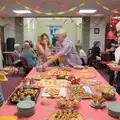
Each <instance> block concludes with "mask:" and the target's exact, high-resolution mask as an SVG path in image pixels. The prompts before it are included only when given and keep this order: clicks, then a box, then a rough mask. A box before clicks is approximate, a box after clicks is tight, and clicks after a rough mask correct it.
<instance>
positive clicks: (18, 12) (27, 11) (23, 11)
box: [13, 10, 31, 14]
mask: <svg viewBox="0 0 120 120" xmlns="http://www.w3.org/2000/svg"><path fill="white" fill-rule="evenodd" d="M13 12H14V13H17V14H24V13H29V14H30V13H31V11H29V10H13Z"/></svg>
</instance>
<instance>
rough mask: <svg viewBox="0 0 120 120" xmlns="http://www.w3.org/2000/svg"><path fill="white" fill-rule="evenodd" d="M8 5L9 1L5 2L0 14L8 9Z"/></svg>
mask: <svg viewBox="0 0 120 120" xmlns="http://www.w3.org/2000/svg"><path fill="white" fill-rule="evenodd" d="M7 5H8V0H6V1H5V3H4V5H3V7H2V8H0V13H1V12H3V11H4V10H5V8H6V7H7Z"/></svg>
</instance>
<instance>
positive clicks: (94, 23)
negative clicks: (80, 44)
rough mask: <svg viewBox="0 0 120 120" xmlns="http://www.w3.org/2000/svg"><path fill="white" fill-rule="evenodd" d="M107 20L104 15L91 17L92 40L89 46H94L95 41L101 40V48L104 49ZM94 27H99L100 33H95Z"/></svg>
mask: <svg viewBox="0 0 120 120" xmlns="http://www.w3.org/2000/svg"><path fill="white" fill-rule="evenodd" d="M105 27H106V24H105V20H104V17H90V41H89V43H90V44H89V48H91V47H92V46H93V42H94V41H100V42H101V49H102V50H104V45H105ZM94 28H99V29H100V32H99V34H94Z"/></svg>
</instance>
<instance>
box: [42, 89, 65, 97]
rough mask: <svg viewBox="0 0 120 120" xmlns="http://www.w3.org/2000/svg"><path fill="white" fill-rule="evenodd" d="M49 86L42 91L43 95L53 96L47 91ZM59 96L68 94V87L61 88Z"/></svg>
mask: <svg viewBox="0 0 120 120" xmlns="http://www.w3.org/2000/svg"><path fill="white" fill-rule="evenodd" d="M46 89H47V88H44V89H43V91H42V97H51V96H50V95H49V94H48V93H46V92H45V91H46ZM59 96H64V97H65V96H66V88H60V92H59ZM53 97H57V96H53Z"/></svg>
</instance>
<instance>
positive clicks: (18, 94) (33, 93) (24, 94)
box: [8, 88, 40, 104]
mask: <svg viewBox="0 0 120 120" xmlns="http://www.w3.org/2000/svg"><path fill="white" fill-rule="evenodd" d="M39 94H40V88H31V89H25V88H18V89H16V90H15V92H14V93H13V94H12V95H11V97H10V98H9V100H8V102H9V103H11V104H17V103H18V102H20V101H21V100H26V99H29V100H33V101H34V102H37V99H38V96H39Z"/></svg>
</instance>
